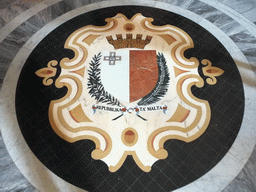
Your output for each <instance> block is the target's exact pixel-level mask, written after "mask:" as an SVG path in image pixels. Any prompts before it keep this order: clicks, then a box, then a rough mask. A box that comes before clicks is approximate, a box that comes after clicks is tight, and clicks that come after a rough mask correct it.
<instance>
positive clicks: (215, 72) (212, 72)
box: [201, 59, 224, 85]
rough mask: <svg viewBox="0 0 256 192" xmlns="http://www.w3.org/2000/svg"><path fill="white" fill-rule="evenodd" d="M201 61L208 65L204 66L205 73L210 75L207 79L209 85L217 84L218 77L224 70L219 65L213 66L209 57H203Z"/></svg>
mask: <svg viewBox="0 0 256 192" xmlns="http://www.w3.org/2000/svg"><path fill="white" fill-rule="evenodd" d="M201 63H202V64H203V65H206V67H203V73H204V75H205V76H208V77H210V78H207V79H206V82H207V83H208V84H209V85H215V84H216V83H217V79H216V77H217V76H221V75H222V74H223V73H224V71H223V70H222V69H220V68H218V67H212V62H211V61H209V60H207V59H203V60H202V61H201Z"/></svg>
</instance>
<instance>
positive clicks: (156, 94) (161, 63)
mask: <svg viewBox="0 0 256 192" xmlns="http://www.w3.org/2000/svg"><path fill="white" fill-rule="evenodd" d="M157 64H158V81H157V84H156V86H155V88H154V89H153V90H152V91H151V92H150V93H149V94H148V95H146V96H145V97H143V98H142V99H141V100H140V101H139V102H138V105H150V104H153V103H156V102H157V101H159V100H160V99H161V97H163V96H164V95H165V94H166V92H167V91H168V85H169V80H170V77H169V71H168V67H167V65H166V60H165V58H164V55H163V54H162V53H158V55H157Z"/></svg>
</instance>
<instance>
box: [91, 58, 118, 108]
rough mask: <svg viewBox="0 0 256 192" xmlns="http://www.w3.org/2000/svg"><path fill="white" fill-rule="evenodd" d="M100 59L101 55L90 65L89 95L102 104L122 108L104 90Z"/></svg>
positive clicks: (93, 59)
mask: <svg viewBox="0 0 256 192" xmlns="http://www.w3.org/2000/svg"><path fill="white" fill-rule="evenodd" d="M100 59H101V53H99V54H98V55H94V57H93V58H92V61H91V62H90V63H89V65H90V69H89V70H88V74H89V78H88V84H87V85H88V88H89V89H90V90H89V94H90V95H91V97H94V98H95V99H96V100H97V101H99V102H101V103H107V104H109V105H117V106H119V107H121V104H120V102H119V101H118V100H117V99H116V98H115V97H113V96H112V95H111V94H109V93H108V92H107V91H106V90H105V89H104V86H103V84H102V82H101V78H100V73H101V70H100Z"/></svg>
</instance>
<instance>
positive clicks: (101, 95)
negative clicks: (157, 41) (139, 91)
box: [87, 53, 170, 107]
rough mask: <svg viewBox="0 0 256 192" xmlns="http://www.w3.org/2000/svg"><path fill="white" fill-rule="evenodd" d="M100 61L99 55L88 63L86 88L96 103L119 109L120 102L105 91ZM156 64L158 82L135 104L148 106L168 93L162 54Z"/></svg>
mask: <svg viewBox="0 0 256 192" xmlns="http://www.w3.org/2000/svg"><path fill="white" fill-rule="evenodd" d="M100 59H101V53H99V54H98V55H94V57H93V58H92V61H91V62H90V63H89V65H90V69H89V70H88V74H89V78H88V84H87V85H88V88H89V89H90V90H89V94H90V95H91V97H94V98H95V99H96V100H97V101H99V102H101V103H107V104H109V105H117V106H119V107H121V103H120V101H118V99H116V98H115V97H114V96H112V95H111V94H109V93H108V92H107V91H105V89H104V86H103V84H102V82H101V78H100V73H101V70H100V64H101V63H100ZM157 64H158V81H157V84H156V86H155V88H154V89H153V90H152V91H151V92H150V93H149V94H148V95H146V96H145V97H143V98H142V99H141V100H140V101H139V102H138V103H137V104H138V105H150V104H153V103H156V102H157V101H159V100H160V99H161V97H163V96H164V95H165V94H166V92H167V91H168V85H169V80H170V78H169V71H168V67H167V65H166V60H165V58H164V55H163V54H162V53H158V55H157Z"/></svg>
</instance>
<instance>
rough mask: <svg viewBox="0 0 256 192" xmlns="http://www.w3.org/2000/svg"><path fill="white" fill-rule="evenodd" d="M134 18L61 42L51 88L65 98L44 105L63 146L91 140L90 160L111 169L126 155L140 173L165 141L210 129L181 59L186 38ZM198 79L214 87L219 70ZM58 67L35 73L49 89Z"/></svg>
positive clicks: (204, 104) (110, 21)
mask: <svg viewBox="0 0 256 192" xmlns="http://www.w3.org/2000/svg"><path fill="white" fill-rule="evenodd" d="M152 21H153V18H146V17H144V16H142V15H141V14H139V13H138V14H136V15H134V16H133V17H132V18H131V19H127V18H126V17H125V16H124V15H122V14H117V15H116V16H115V17H113V18H107V19H106V22H107V24H106V25H105V26H92V25H88V26H85V27H83V28H80V29H79V30H77V31H75V32H74V33H73V34H72V35H70V36H69V38H68V39H67V40H66V43H65V48H67V49H71V50H72V51H74V53H75V56H74V58H72V59H69V58H63V59H62V60H61V61H60V63H59V65H60V67H61V72H60V75H59V77H58V78H57V80H56V81H55V86H56V87H57V88H61V87H63V86H65V87H66V88H67V90H68V91H67V94H66V95H65V96H64V97H63V98H61V99H59V100H53V101H51V103H50V106H49V121H50V123H51V126H52V128H53V130H54V131H55V133H56V134H58V135H59V136H60V137H61V138H62V139H64V140H66V141H68V142H71V143H72V142H75V141H78V140H82V139H89V140H92V141H93V142H94V143H95V145H96V149H95V150H94V151H93V152H92V154H91V156H92V158H93V159H100V160H102V161H103V162H105V163H106V164H107V165H108V167H109V170H110V171H111V172H115V171H117V170H118V169H119V168H120V167H121V166H122V164H123V163H124V161H125V159H126V157H127V155H132V156H133V159H134V160H135V162H136V164H137V165H138V166H139V167H140V168H141V169H142V170H143V171H145V172H149V171H150V170H151V167H152V165H153V164H154V163H155V162H156V161H158V160H159V159H165V158H166V157H167V156H168V152H167V151H166V150H165V149H164V143H165V141H166V140H169V139H179V140H182V141H185V142H191V141H193V140H195V139H197V138H198V137H200V136H201V135H202V134H203V133H204V131H205V130H206V128H207V126H208V125H209V121H210V116H211V110H210V106H209V103H208V101H205V100H202V99H199V98H196V97H195V96H194V95H193V94H192V92H191V87H192V86H197V87H202V86H203V85H204V83H205V82H204V80H203V79H202V77H200V75H199V72H198V66H199V61H198V60H197V59H196V58H185V57H184V51H185V50H187V49H189V48H193V41H192V39H191V38H190V37H189V35H188V34H187V33H185V32H184V31H183V30H181V29H179V28H177V27H174V26H172V25H165V26H154V25H153V24H152ZM201 63H202V64H203V65H205V67H204V68H203V70H202V71H203V74H204V75H205V76H207V77H208V78H206V82H207V83H208V84H211V85H213V84H215V83H217V80H216V78H215V77H216V76H219V75H221V74H222V73H223V70H221V69H219V68H217V67H212V63H211V62H210V61H208V60H206V59H205V60H202V61H201ZM57 64H58V62H57V61H55V60H53V61H50V62H49V63H48V67H47V68H43V69H40V70H38V71H37V72H36V74H37V75H38V76H39V77H43V78H44V79H43V83H44V84H45V85H50V84H52V83H53V80H52V79H51V78H52V77H54V76H55V75H56V73H57V72H56V71H57V69H56V68H55V66H56V65H57Z"/></svg>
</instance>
